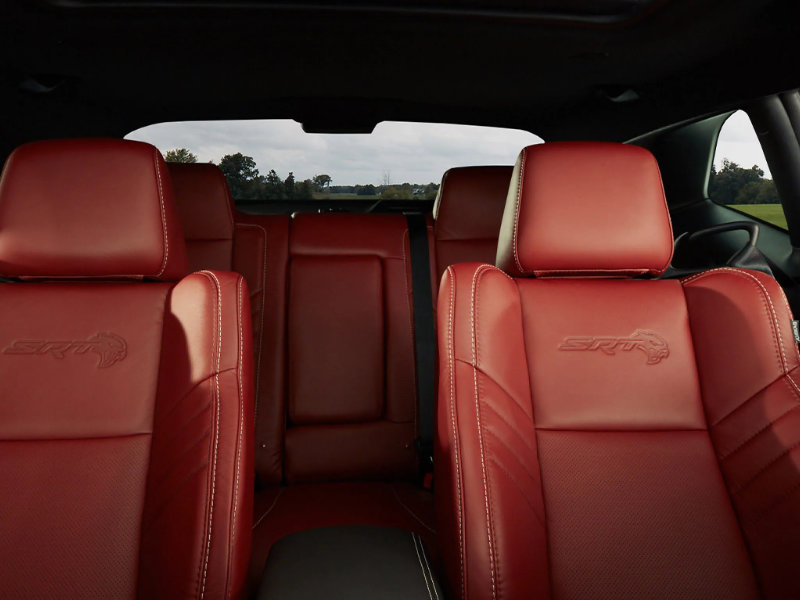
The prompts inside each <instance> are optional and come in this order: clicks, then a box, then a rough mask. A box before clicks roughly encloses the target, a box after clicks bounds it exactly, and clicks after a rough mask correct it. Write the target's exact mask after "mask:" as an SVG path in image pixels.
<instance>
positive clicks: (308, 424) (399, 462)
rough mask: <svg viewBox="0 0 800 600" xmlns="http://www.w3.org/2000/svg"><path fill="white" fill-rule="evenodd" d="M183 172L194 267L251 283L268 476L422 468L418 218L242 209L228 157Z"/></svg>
mask: <svg viewBox="0 0 800 600" xmlns="http://www.w3.org/2000/svg"><path fill="white" fill-rule="evenodd" d="M170 170H171V172H172V173H173V176H175V178H176V192H177V194H178V206H179V213H180V215H181V218H182V220H183V224H184V227H185V228H186V237H187V251H188V255H189V262H190V264H192V265H193V266H194V267H195V268H202V267H204V266H205V264H208V263H213V264H215V265H219V266H221V267H222V266H224V267H225V268H230V269H233V270H235V271H237V272H239V273H241V274H242V275H244V276H245V277H246V278H247V281H248V284H249V287H250V303H251V306H252V322H253V343H254V360H255V373H256V382H255V383H256V409H255V412H256V414H255V419H256V450H255V468H256V472H257V474H258V476H259V481H260V482H261V483H264V484H274V483H280V482H281V481H282V480H283V479H285V480H286V481H288V482H290V483H293V482H300V481H326V480H346V479H375V478H378V479H389V480H391V479H411V478H413V477H414V476H415V474H416V472H417V471H416V469H417V457H416V453H415V450H414V446H413V443H414V439H415V437H416V408H417V407H416V387H415V364H414V336H413V321H412V314H413V313H412V310H413V309H412V298H411V271H410V269H411V265H410V262H409V242H408V225H407V222H406V219H405V218H404V217H403V216H401V215H354V214H335V215H333V214H331V215H314V214H300V215H297V216H296V217H295V218H294V219H292V220H290V219H289V218H288V217H285V216H272V215H270V216H262V215H245V214H242V213H237V212H235V211H232V210H231V199H230V195H229V192H228V190H227V186H226V185H225V179H224V176H223V175H222V172H221V171H220V170H219V169H218V168H217V167H215V166H213V165H198V164H192V165H170ZM231 214H233V215H234V219H235V223H234V226H233V242H232V255H231V254H230V252H229V248H230V246H229V245H227V244H226V243H224V242H225V241H226V236H227V234H228V231H230V229H229V227H228V223H229V220H228V219H229V215H231ZM264 290H267V293H266V294H265V293H264ZM287 336H288V337H287Z"/></svg>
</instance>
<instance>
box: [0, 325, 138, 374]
mask: <svg viewBox="0 0 800 600" xmlns="http://www.w3.org/2000/svg"><path fill="white" fill-rule="evenodd" d="M87 352H93V353H94V354H97V357H98V363H97V366H98V368H101V369H105V368H107V367H110V366H111V365H113V364H116V363H118V362H119V361H121V360H123V359H124V358H125V357H126V356H127V355H128V345H127V344H126V343H125V339H124V338H122V337H121V336H119V335H117V334H116V333H110V332H101V333H96V334H94V335H93V336H91V337H90V338H89V339H87V340H67V341H52V340H16V341H14V342H11V345H10V346H8V347H7V348H4V349H3V354H27V355H39V356H43V355H46V354H49V355H50V356H54V357H55V358H58V359H63V358H65V357H66V356H67V355H68V354H73V355H74V354H86V353H87Z"/></svg>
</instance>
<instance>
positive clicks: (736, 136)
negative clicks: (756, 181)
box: [714, 110, 771, 177]
mask: <svg viewBox="0 0 800 600" xmlns="http://www.w3.org/2000/svg"><path fill="white" fill-rule="evenodd" d="M723 158H729V159H730V160H732V161H733V162H735V163H738V164H739V166H740V167H745V168H746V169H749V168H750V167H752V166H753V165H758V166H759V167H761V168H762V169H764V174H765V176H766V177H771V175H770V173H769V167H768V166H767V159H766V158H764V152H762V150H761V143H760V142H759V141H758V136H757V135H756V132H755V131H754V130H753V125H752V124H751V123H750V117H748V116H747V114H746V113H744V112H742V111H741V110H740V111H737V112H735V113H733V114H732V115H731V116H730V118H729V119H728V120H727V121H725V124H724V125H723V126H722V131H720V133H719V140H718V141H717V152H716V154H715V155H714V164H715V165H716V166H717V169H719V168H720V167H721V166H722V159H723Z"/></svg>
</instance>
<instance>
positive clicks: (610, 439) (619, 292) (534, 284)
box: [435, 143, 800, 600]
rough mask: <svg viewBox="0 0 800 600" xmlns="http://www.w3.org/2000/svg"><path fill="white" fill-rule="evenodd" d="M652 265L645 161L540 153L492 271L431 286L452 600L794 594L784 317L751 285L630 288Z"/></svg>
mask: <svg viewBox="0 0 800 600" xmlns="http://www.w3.org/2000/svg"><path fill="white" fill-rule="evenodd" d="M671 253H672V232H671V227H670V221H669V216H668V213H667V209H666V204H665V201H664V193H663V188H662V186H661V181H660V176H659V171H658V167H657V165H656V162H655V159H654V158H653V157H652V155H650V154H649V153H648V152H647V151H645V150H643V149H641V148H638V147H633V146H624V145H615V144H600V143H556V144H546V145H543V146H533V147H529V148H526V149H525V150H524V151H523V152H522V154H521V155H520V158H519V160H518V162H517V165H516V166H515V171H514V176H513V177H512V185H511V190H510V192H509V201H508V204H507V206H506V211H505V214H504V217H503V225H502V230H501V234H500V241H499V244H498V252H497V265H498V267H499V268H498V267H493V266H489V265H485V264H484V265H479V264H466V265H456V266H454V267H450V268H448V270H447V274H446V276H445V278H444V281H443V284H442V288H441V290H440V294H439V308H438V319H439V326H438V330H439V356H440V369H439V374H440V379H439V385H440V387H439V405H438V417H439V421H438V429H437V456H436V458H437V463H436V472H435V475H436V479H437V484H436V503H437V516H438V519H439V521H438V527H439V535H440V536H441V538H442V543H441V547H442V549H443V551H444V552H445V558H446V564H447V576H448V581H449V585H450V589H451V592H452V593H453V595H454V596H455V597H462V598H470V599H478V598H491V599H493V600H494V599H498V598H550V597H554V598H615V599H618V598H712V597H714V598H728V599H735V598H757V597H766V598H798V597H800V579H799V578H798V577H797V564H798V562H797V561H798V557H800V410H797V409H798V406H800V389H799V388H798V381H799V379H798V376H799V375H800V372H798V371H799V367H800V356H798V350H797V345H796V344H795V343H794V340H793V338H792V334H791V326H792V322H791V320H792V316H791V314H790V311H789V308H788V305H787V303H786V300H785V298H784V295H783V293H782V290H781V288H780V287H779V286H778V284H777V283H776V282H775V281H774V280H773V279H772V278H770V277H768V276H766V275H764V274H762V273H759V272H751V271H746V270H737V269H729V268H724V269H716V270H712V271H708V272H705V273H700V274H697V275H694V276H692V277H688V278H685V279H683V280H653V279H647V278H651V277H654V276H658V275H659V274H661V273H662V272H663V270H664V269H665V268H666V267H667V265H668V264H669V262H670V258H671ZM643 277H644V278H643Z"/></svg>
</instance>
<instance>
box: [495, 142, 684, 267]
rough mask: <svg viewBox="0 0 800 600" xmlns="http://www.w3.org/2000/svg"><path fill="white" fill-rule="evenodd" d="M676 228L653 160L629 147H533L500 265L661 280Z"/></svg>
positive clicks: (518, 170)
mask: <svg viewBox="0 0 800 600" xmlns="http://www.w3.org/2000/svg"><path fill="white" fill-rule="evenodd" d="M672 248H673V239H672V225H671V223H670V218H669V212H668V211H667V204H666V199H665V197H664V188H663V185H662V183H661V174H660V172H659V169H658V164H657V162H656V159H655V157H653V155H652V154H651V153H650V152H648V151H647V150H645V149H643V148H640V147H638V146H631V145H627V144H612V143H602V142H558V143H550V144H541V145H537V146H528V147H527V148H525V149H524V150H523V151H522V152H521V153H520V155H519V158H518V159H517V164H516V165H515V166H514V173H513V175H512V181H511V187H510V188H509V192H508V197H507V199H506V208H505V213H504V214H503V224H502V226H501V230H500V239H499V241H498V247H497V262H496V264H497V266H498V267H500V268H501V269H503V270H505V271H506V272H507V273H509V274H511V275H514V276H530V275H534V276H537V277H581V276H592V277H634V276H638V275H648V274H649V275H653V276H658V275H660V274H661V273H663V272H664V270H665V269H666V268H667V266H669V263H670V261H671V260H672Z"/></svg>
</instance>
